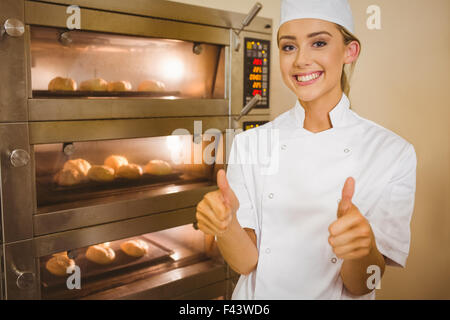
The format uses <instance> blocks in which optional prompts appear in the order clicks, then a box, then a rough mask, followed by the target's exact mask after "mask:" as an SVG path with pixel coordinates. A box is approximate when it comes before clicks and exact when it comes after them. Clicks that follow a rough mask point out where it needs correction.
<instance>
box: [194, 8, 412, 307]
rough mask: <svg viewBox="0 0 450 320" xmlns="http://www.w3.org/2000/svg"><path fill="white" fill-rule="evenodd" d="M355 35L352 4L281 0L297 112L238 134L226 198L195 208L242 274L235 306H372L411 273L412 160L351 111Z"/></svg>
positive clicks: (398, 140) (394, 140)
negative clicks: (349, 302) (403, 272)
mask: <svg viewBox="0 0 450 320" xmlns="http://www.w3.org/2000/svg"><path fill="white" fill-rule="evenodd" d="M353 32H354V28H353V17H352V13H351V10H350V7H349V4H348V3H347V1H346V0H282V4H281V22H280V27H279V30H278V35H277V37H278V39H277V41H278V47H279V52H280V67H281V73H282V77H283V81H284V83H285V84H286V85H287V86H288V87H289V89H291V90H292V91H293V92H294V93H295V95H296V96H297V98H298V99H297V103H296V105H295V106H294V107H293V108H292V109H290V110H289V111H287V112H285V113H283V114H282V115H280V116H279V117H277V118H276V119H275V120H273V121H272V122H269V123H268V124H266V125H264V126H261V127H258V128H256V129H252V130H248V131H245V132H243V133H241V134H238V135H236V136H235V138H234V141H233V146H232V149H231V152H230V158H229V159H230V160H229V163H228V168H227V174H226V175H225V172H224V171H223V170H221V171H219V172H218V174H217V184H218V187H219V189H218V190H217V191H214V192H210V193H208V194H206V195H205V196H204V198H203V199H202V201H201V202H199V204H198V206H197V213H196V217H197V221H198V226H199V228H200V229H201V230H202V231H203V232H205V233H206V234H210V235H214V236H215V237H216V239H217V245H218V247H219V250H220V251H221V253H222V256H223V257H224V259H225V260H226V261H227V263H228V264H229V265H230V267H231V268H233V269H234V270H235V271H236V272H238V273H239V274H240V275H241V276H240V278H239V281H238V283H237V285H236V288H235V290H234V293H233V299H357V298H359V299H374V297H375V290H374V287H375V285H378V284H379V283H378V280H379V279H380V277H381V276H382V274H383V272H384V269H385V265H386V264H387V265H395V266H402V267H404V266H405V263H406V258H407V256H408V252H409V242H410V228H409V224H410V219H411V215H412V211H413V207H414V195H415V182H416V154H415V150H414V147H413V146H412V145H411V144H410V143H409V142H407V141H406V140H404V139H403V138H402V137H400V136H398V135H397V134H395V133H393V132H392V131H389V130H387V129H385V128H383V127H381V126H380V125H378V124H376V123H374V122H372V121H370V120H367V119H364V118H362V117H360V116H359V115H357V114H356V113H355V112H354V111H352V110H351V109H350V102H349V99H348V97H347V94H348V83H347V77H346V74H345V72H344V71H345V70H344V67H345V66H346V65H348V66H353V64H354V63H355V62H356V60H357V58H358V56H359V53H360V43H359V41H358V40H357V39H356V38H355V36H353ZM346 93H347V94H346ZM268 132H269V133H268ZM263 133H264V134H263ZM262 142H263V143H262ZM264 149H268V150H270V164H269V165H267V162H264V161H261V159H258V155H261V151H262V150H264Z"/></svg>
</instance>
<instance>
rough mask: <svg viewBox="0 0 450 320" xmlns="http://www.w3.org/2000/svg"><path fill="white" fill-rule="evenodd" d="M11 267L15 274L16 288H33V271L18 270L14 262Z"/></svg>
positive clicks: (34, 276)
mask: <svg viewBox="0 0 450 320" xmlns="http://www.w3.org/2000/svg"><path fill="white" fill-rule="evenodd" d="M11 268H12V270H13V271H14V273H15V274H16V276H17V278H16V286H17V288H19V289H22V290H29V289H31V288H33V286H34V282H35V279H36V275H35V274H34V273H33V272H30V271H20V270H18V269H17V268H16V266H15V265H14V264H13V265H12V266H11Z"/></svg>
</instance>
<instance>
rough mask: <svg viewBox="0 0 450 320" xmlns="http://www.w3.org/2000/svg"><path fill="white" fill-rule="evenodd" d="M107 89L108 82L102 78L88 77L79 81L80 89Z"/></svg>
mask: <svg viewBox="0 0 450 320" xmlns="http://www.w3.org/2000/svg"><path fill="white" fill-rule="evenodd" d="M107 89H108V82H106V81H105V80H103V79H102V78H95V79H90V80H86V81H83V82H82V83H80V90H81V91H106V90H107Z"/></svg>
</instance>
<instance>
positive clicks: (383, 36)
mask: <svg viewBox="0 0 450 320" xmlns="http://www.w3.org/2000/svg"><path fill="white" fill-rule="evenodd" d="M259 1H260V2H261V3H262V4H263V6H264V8H263V9H262V10H261V12H260V13H259V15H260V16H263V17H268V18H272V19H273V21H274V26H275V28H274V34H276V29H277V28H276V26H278V22H279V13H280V10H279V5H280V1H279V0H259ZM178 2H184V3H190V4H195V5H202V6H207V7H212V8H217V9H223V10H231V11H236V12H241V13H247V12H248V10H249V9H250V8H251V7H252V5H253V4H254V2H255V1H253V0H227V1H222V0H179V1H178ZM350 4H351V6H352V10H353V14H354V17H355V26H356V32H355V33H356V35H357V36H358V37H359V39H360V41H361V43H362V54H361V56H360V59H359V60H358V63H357V65H356V69H355V73H354V76H353V78H352V86H351V93H350V99H351V101H352V108H353V110H354V111H355V112H357V113H358V114H360V115H361V116H363V117H365V118H368V119H370V120H373V121H375V122H377V123H378V124H380V125H382V126H384V127H386V128H388V129H390V130H392V131H394V132H396V133H397V134H399V135H401V136H402V137H404V138H405V139H406V140H408V141H409V142H411V143H412V144H413V145H414V147H415V149H416V152H417V157H418V167H417V193H416V205H415V211H414V215H413V219H412V222H411V233H412V239H411V249H410V256H409V259H408V262H407V266H406V269H399V268H392V267H390V268H387V270H386V273H385V276H384V277H383V280H382V283H381V290H378V291H377V297H378V299H450V205H449V202H450V201H449V198H450V187H449V181H450V159H449V145H450V141H449V138H450V132H449V120H450V103H449V101H450V88H449V84H450V59H449V57H450V55H449V53H450V34H449V33H450V16H449V15H450V14H449V13H450V1H448V0H432V1H429V0H350ZM372 4H375V5H378V6H380V8H381V30H368V29H367V27H366V19H367V16H368V15H367V14H366V9H367V7H368V6H369V5H372ZM274 39H275V36H274ZM272 53H273V55H272V63H273V64H272V81H271V106H272V110H271V115H272V118H274V117H275V116H277V115H279V114H281V113H282V112H284V111H286V110H288V109H289V108H291V107H292V105H293V104H294V102H295V96H294V95H293V94H292V93H291V92H290V91H289V90H288V89H287V88H286V87H285V86H284V84H283V83H282V81H281V76H280V71H279V64H278V49H277V47H276V42H274V43H273V46H272Z"/></svg>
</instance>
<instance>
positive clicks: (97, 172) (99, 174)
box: [88, 165, 114, 182]
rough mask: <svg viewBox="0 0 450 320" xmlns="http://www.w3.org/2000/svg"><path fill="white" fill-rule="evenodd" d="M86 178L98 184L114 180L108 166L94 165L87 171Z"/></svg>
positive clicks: (112, 171) (111, 170)
mask: <svg viewBox="0 0 450 320" xmlns="http://www.w3.org/2000/svg"><path fill="white" fill-rule="evenodd" d="M88 178H89V179H91V180H93V181H98V182H109V181H112V180H114V169H113V168H110V167H108V166H98V165H94V166H92V167H91V168H90V169H89V172H88Z"/></svg>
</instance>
